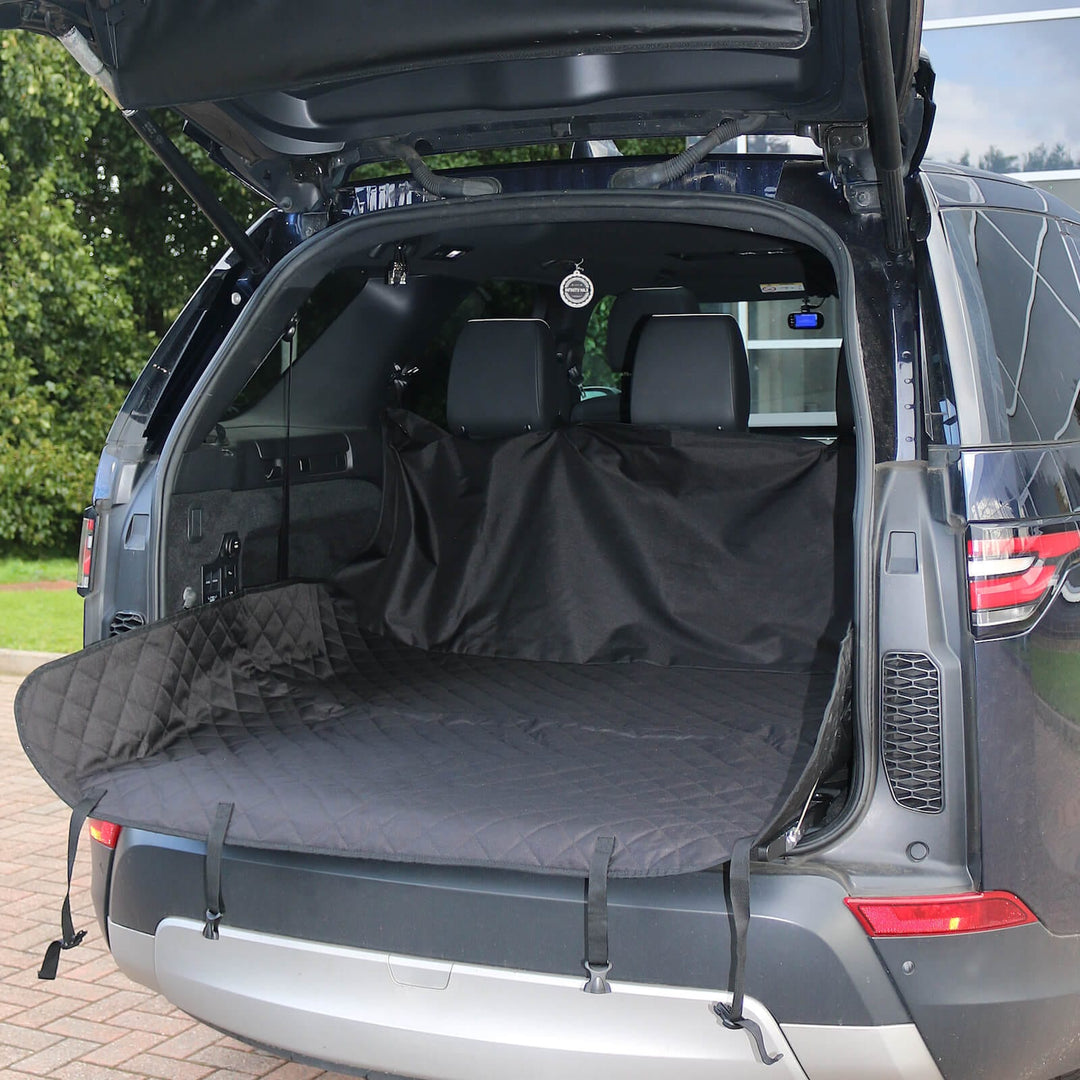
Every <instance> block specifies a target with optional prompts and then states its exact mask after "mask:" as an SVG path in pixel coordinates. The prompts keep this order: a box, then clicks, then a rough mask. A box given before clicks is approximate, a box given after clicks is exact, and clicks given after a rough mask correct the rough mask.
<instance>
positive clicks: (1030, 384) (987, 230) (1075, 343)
mask: <svg viewBox="0 0 1080 1080" xmlns="http://www.w3.org/2000/svg"><path fill="white" fill-rule="evenodd" d="M947 219H948V224H949V225H950V228H949V235H950V239H951V241H952V243H953V247H954V250H955V251H957V255H958V260H957V261H958V264H960V263H961V262H962V261H963V258H962V257H963V256H964V255H965V254H967V255H968V256H969V257H972V258H973V260H974V265H975V267H976V268H977V272H978V283H979V286H981V293H982V296H981V297H975V296H972V295H971V290H972V287H973V284H974V283H973V282H972V281H970V280H964V278H965V275H964V274H963V273H961V279H962V281H963V284H964V287H965V291H967V292H968V293H969V305H968V307H969V314H970V316H971V319H972V324H973V329H974V331H975V342H976V345H977V348H978V349H979V352H980V353H981V354H984V355H983V356H982V359H983V360H984V361H985V362H988V364H989V365H990V366H989V367H986V366H984V368H983V371H984V375H985V376H986V377H987V381H988V382H992V381H993V379H994V378H995V377H996V380H997V382H998V386H997V387H994V386H992V385H988V386H985V387H984V392H985V394H984V406H986V407H987V408H989V409H991V410H992V411H993V412H995V413H997V412H998V411H999V410H1003V411H1004V414H1005V423H1006V425H1007V436H1006V438H1007V440H1008V441H1009V442H1012V443H1036V442H1049V441H1053V440H1056V439H1080V417H1078V416H1077V400H1078V398H1080V274H1078V260H1077V247H1076V237H1075V235H1072V236H1071V235H1070V233H1069V231H1068V230H1069V226H1067V225H1065V224H1064V223H1062V222H1059V221H1057V220H1055V219H1053V218H1046V217H1043V216H1042V215H1039V214H1031V213H1023V212H1019V211H1008V210H975V211H972V210H966V211H960V212H950V213H949V214H948V215H947ZM958 225H959V226H961V227H957V226H958ZM963 248H967V252H964V251H962V250H959V249H963ZM1002 434H1003V435H1004V432H1002Z"/></svg>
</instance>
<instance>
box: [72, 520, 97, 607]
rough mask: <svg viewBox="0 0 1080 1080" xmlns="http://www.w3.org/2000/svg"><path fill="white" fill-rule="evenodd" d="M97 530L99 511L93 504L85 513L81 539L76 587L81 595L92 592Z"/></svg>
mask: <svg viewBox="0 0 1080 1080" xmlns="http://www.w3.org/2000/svg"><path fill="white" fill-rule="evenodd" d="M96 530H97V511H96V510H95V509H94V508H93V507H92V506H91V507H89V508H88V509H87V510H85V511H84V513H83V519H82V536H81V538H80V539H79V576H78V578H77V580H76V582H75V588H76V589H77V590H78V593H79V595H80V596H86V594H87V593H88V592H90V581H91V578H92V576H93V569H94V533H95V532H96Z"/></svg>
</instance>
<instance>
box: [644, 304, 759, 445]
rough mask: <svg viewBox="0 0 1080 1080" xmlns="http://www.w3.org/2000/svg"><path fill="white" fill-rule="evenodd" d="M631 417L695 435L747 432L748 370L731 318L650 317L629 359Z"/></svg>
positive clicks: (645, 422)
mask: <svg viewBox="0 0 1080 1080" xmlns="http://www.w3.org/2000/svg"><path fill="white" fill-rule="evenodd" d="M630 419H631V421H632V422H633V423H635V424H645V425H652V426H655V427H675V428H689V429H692V430H696V431H716V430H718V429H719V430H722V431H746V428H747V424H748V422H749V419H750V368H749V365H748V363H747V359H746V343H745V342H744V341H743V336H742V331H741V330H740V329H739V324H738V323H737V322H736V321H735V319H734V318H732V317H731V316H730V315H653V316H651V317H650V318H649V319H648V320H647V321H646V322H645V325H644V326H643V327H642V329H641V334H640V337H639V340H638V346H637V352H636V355H635V357H634V380H633V383H632V386H631V394H630Z"/></svg>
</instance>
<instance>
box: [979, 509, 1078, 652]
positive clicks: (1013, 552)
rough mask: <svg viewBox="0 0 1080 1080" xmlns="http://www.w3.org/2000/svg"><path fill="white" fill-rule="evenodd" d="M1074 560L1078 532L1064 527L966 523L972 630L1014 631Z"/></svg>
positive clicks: (1051, 592)
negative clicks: (967, 528) (968, 526)
mask: <svg viewBox="0 0 1080 1080" xmlns="http://www.w3.org/2000/svg"><path fill="white" fill-rule="evenodd" d="M1078 562H1080V530H1078V529H1077V526H1076V525H1075V524H1073V523H1071V522H1070V523H1069V524H1066V525H1038V524H1034V525H1022V526H1000V525H992V526H984V525H972V526H971V534H970V537H969V539H968V591H969V595H970V602H971V623H972V626H973V627H974V628H975V631H976V633H978V632H979V631H980V630H982V631H984V632H987V631H989V632H993V631H997V632H998V633H1000V632H1001V631H1002V630H1010V629H1013V628H1016V629H1019V628H1020V624H1023V623H1025V622H1028V621H1029V620H1031V619H1033V618H1034V617H1035V616H1036V615H1038V614H1039V613H1040V612H1041V611H1042V610H1043V608H1044V607H1045V606H1046V605H1047V604H1048V603H1049V602H1050V600H1051V599H1052V597H1053V595H1054V593H1055V591H1056V590H1057V587H1058V585H1059V584H1060V583H1061V581H1062V579H1063V578H1064V577H1065V575H1066V574H1067V573H1068V572H1069V570H1070V569H1071V568H1072V567H1073V566H1075V565H1077V563H1078Z"/></svg>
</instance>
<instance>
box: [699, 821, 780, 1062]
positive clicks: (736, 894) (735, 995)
mask: <svg viewBox="0 0 1080 1080" xmlns="http://www.w3.org/2000/svg"><path fill="white" fill-rule="evenodd" d="M756 842H757V841H756V839H755V838H754V837H752V836H745V837H743V838H742V839H741V840H737V841H736V842H735V846H734V847H733V848H732V849H731V862H730V863H729V867H728V900H729V902H730V906H731V921H732V923H733V924H734V928H735V935H734V936H735V940H734V945H733V952H734V955H733V957H732V964H731V1004H730V1005H725V1004H724V1003H723V1002H722V1001H718V1002H716V1003H715V1004H714V1005H713V1012H714V1013H716V1015H717V1016H718V1017H719V1018H720V1022H721V1023H722V1024H723V1025H724V1027H726V1028H728V1029H730V1030H738V1029H740V1028H741V1029H742V1030H743V1031H745V1032H746V1033H747V1035H749V1036H750V1039H751V1041H752V1042H753V1044H754V1049H755V1050H756V1051H757V1056H758V1060H759V1061H760V1062H761V1063H762V1065H775V1064H776V1063H777V1062H778V1061H779V1060H780V1059H781V1058H782V1057H783V1056H784V1055H783V1054H770V1053H769V1052H768V1050H766V1049H765V1039H764V1037H763V1035H762V1033H761V1026H760V1025H759V1024H758V1023H757V1021H755V1020H751V1019H750V1018H749V1017H747V1016H744V1015H743V1004H744V998H745V991H746V939H747V937H748V936H749V933H750V851H751V849H752V848H753V847H754V845H755V843H756Z"/></svg>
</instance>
